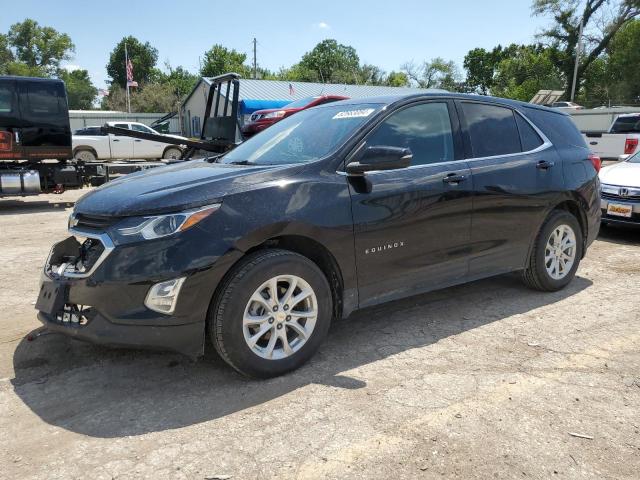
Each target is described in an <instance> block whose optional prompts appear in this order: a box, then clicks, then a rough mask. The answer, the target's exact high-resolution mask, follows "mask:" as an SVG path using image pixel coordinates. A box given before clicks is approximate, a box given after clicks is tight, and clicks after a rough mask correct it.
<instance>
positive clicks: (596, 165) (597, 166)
mask: <svg viewBox="0 0 640 480" xmlns="http://www.w3.org/2000/svg"><path fill="white" fill-rule="evenodd" d="M589 161H590V162H591V165H593V168H595V169H596V172H599V171H600V167H602V160H600V157H599V156H597V155H594V154H593V153H592V154H591V155H589Z"/></svg>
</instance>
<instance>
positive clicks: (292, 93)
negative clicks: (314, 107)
mask: <svg viewBox="0 0 640 480" xmlns="http://www.w3.org/2000/svg"><path fill="white" fill-rule="evenodd" d="M295 94H296V90H295V89H294V88H293V85H292V84H291V83H290V84H289V95H295Z"/></svg>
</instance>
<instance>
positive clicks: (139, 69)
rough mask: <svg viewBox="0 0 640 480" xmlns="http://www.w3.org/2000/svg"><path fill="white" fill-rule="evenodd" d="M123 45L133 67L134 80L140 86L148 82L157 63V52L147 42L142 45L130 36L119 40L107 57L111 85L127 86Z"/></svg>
mask: <svg viewBox="0 0 640 480" xmlns="http://www.w3.org/2000/svg"><path fill="white" fill-rule="evenodd" d="M125 44H126V46H127V52H128V54H129V60H131V65H132V66H133V78H134V80H135V81H136V82H138V84H140V85H142V84H144V83H146V82H148V81H149V80H150V79H151V76H152V74H153V69H154V67H155V65H156V62H157V61H158V50H157V49H155V48H154V47H152V46H151V44H150V43H149V42H145V43H142V42H141V41H140V40H138V39H137V38H135V37H133V36H131V35H130V36H128V37H124V38H123V39H122V40H120V42H118V44H117V45H116V47H115V48H114V49H113V50H112V52H111V55H110V56H109V63H108V64H107V74H108V75H109V77H111V83H112V85H118V86H120V87H122V88H125V87H126V86H127V69H126V66H125V51H124V50H125Z"/></svg>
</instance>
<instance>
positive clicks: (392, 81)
mask: <svg viewBox="0 0 640 480" xmlns="http://www.w3.org/2000/svg"><path fill="white" fill-rule="evenodd" d="M384 84H385V85H387V86H389V87H408V86H409V77H407V74H406V73H404V72H390V73H389V75H387V78H385V80H384Z"/></svg>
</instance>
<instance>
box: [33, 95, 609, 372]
mask: <svg viewBox="0 0 640 480" xmlns="http://www.w3.org/2000/svg"><path fill="white" fill-rule="evenodd" d="M597 168H599V160H598V159H597V158H593V157H592V156H591V155H590V153H589V150H588V148H587V147H586V145H585V143H584V141H583V139H582V137H581V135H580V133H579V132H578V130H577V129H576V127H575V126H574V125H573V123H572V121H571V120H570V118H569V117H568V116H567V115H565V114H564V113H561V112H558V111H556V110H551V109H548V108H544V107H538V106H535V105H529V104H524V103H519V102H514V101H508V100H502V99H497V98H490V97H479V96H470V95H452V94H443V93H440V94H435V93H434V94H423V95H413V96H397V97H384V98H371V99H366V100H347V101H343V102H338V103H333V104H330V105H326V106H321V107H316V108H313V109H309V110H305V111H303V112H300V113H298V114H296V115H294V116H292V117H290V118H286V119H284V120H282V121H281V122H278V123H277V124H275V125H274V126H272V127H271V128H269V129H268V130H266V131H264V132H263V133H260V134H259V135H256V136H255V137H253V138H251V139H250V140H248V141H246V142H245V143H243V144H242V145H240V146H238V147H237V148H236V149H235V150H233V151H231V152H230V153H227V154H226V155H224V156H221V157H214V158H208V159H203V160H194V161H190V162H185V163H183V164H180V165H175V166H167V167H163V168H159V169H154V170H151V171H147V172H141V173H136V174H132V175H128V176H126V177H123V178H121V179H119V180H116V181H113V182H111V183H108V184H106V185H104V186H102V187H100V188H98V189H96V190H93V191H92V192H90V193H88V194H87V195H85V196H84V197H83V198H82V199H81V200H80V201H78V202H77V204H76V207H75V209H74V212H73V214H72V215H71V217H70V219H69V230H70V232H71V234H72V235H73V236H71V237H69V238H68V239H66V240H64V241H62V242H60V243H58V244H56V245H55V246H54V247H53V249H52V251H51V254H50V256H49V258H48V260H47V262H46V266H45V269H44V274H43V277H42V286H41V290H40V294H39V297H38V301H37V303H36V308H37V309H38V310H39V311H40V312H39V318H40V320H41V321H42V322H43V323H44V324H45V325H46V326H47V327H48V328H50V329H52V330H56V331H58V332H63V333H65V334H67V335H70V336H73V337H76V338H79V339H85V340H90V341H94V342H98V343H103V344H109V345H120V346H134V347H139V346H146V347H156V348H164V349H171V350H175V351H179V352H182V353H185V354H187V355H190V356H193V357H196V356H199V355H201V354H203V352H204V344H205V341H206V338H209V339H210V340H211V342H212V343H213V345H214V346H215V348H216V350H217V351H218V353H219V354H220V355H221V356H222V358H224V359H225V360H226V361H227V362H228V363H229V364H230V365H231V366H233V367H234V368H235V369H237V370H238V371H240V372H242V373H244V374H247V375H250V376H255V377H268V376H274V375H279V374H282V373H284V372H287V371H289V370H292V369H294V368H296V367H298V366H300V365H301V364H302V363H303V362H305V361H306V360H307V359H309V358H310V357H311V356H312V355H313V354H314V352H315V351H316V350H317V349H318V347H319V346H320V344H321V342H322V340H323V339H324V338H325V335H326V334H327V330H328V328H329V324H330V323H331V321H332V319H337V318H340V317H345V316H347V315H349V314H350V313H351V312H352V311H354V310H356V309H359V308H363V307H367V306H370V305H375V304H379V303H381V302H386V301H389V300H393V299H397V298H401V297H406V296H409V295H415V294H418V293H422V292H426V291H428V290H433V289H437V288H443V287H447V286H450V285H454V284H459V283H463V282H468V281H471V280H476V279H480V278H485V277H489V276H492V275H498V274H502V273H505V272H512V271H520V272H522V276H523V278H524V281H525V283H526V284H527V285H529V286H531V287H533V288H535V289H539V290H544V291H553V290H558V289H560V288H563V287H564V286H565V285H567V284H568V283H569V282H570V281H571V279H572V278H573V277H574V275H575V272H576V269H577V268H578V264H579V262H580V260H581V258H582V257H583V256H584V254H585V252H586V249H587V247H588V246H589V245H590V244H591V242H593V240H594V239H595V237H596V235H597V233H598V229H599V225H600V200H599V183H598V176H597V173H596V170H597Z"/></svg>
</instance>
